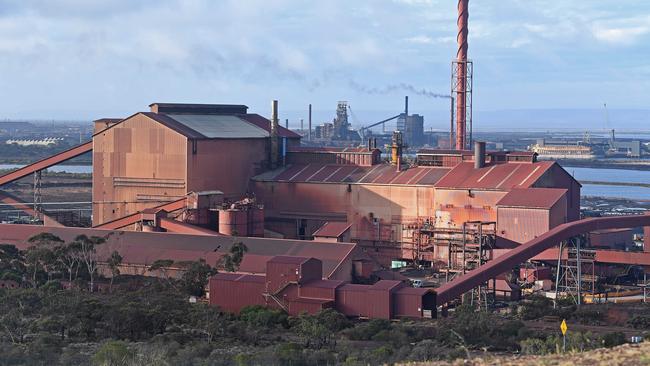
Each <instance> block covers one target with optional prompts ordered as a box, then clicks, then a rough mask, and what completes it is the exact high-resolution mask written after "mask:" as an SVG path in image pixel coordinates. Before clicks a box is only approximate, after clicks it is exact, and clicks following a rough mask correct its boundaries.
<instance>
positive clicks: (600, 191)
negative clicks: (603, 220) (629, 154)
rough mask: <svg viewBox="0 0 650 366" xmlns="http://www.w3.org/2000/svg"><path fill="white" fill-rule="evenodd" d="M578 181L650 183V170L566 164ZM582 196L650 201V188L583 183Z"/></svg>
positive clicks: (567, 169)
mask: <svg viewBox="0 0 650 366" xmlns="http://www.w3.org/2000/svg"><path fill="white" fill-rule="evenodd" d="M564 169H566V171H567V172H569V174H571V175H572V176H573V177H574V178H575V179H576V180H578V182H580V181H591V182H613V183H638V184H650V171H647V170H632V169H603V168H581V167H571V166H565V167H564ZM581 194H582V196H597V197H610V198H625V199H630V200H639V201H650V188H648V187H639V186H628V185H624V186H621V185H601V184H582V190H581Z"/></svg>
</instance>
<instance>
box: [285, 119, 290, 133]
mask: <svg viewBox="0 0 650 366" xmlns="http://www.w3.org/2000/svg"><path fill="white" fill-rule="evenodd" d="M284 128H286V129H287V130H288V129H289V118H287V119H285V120H284Z"/></svg>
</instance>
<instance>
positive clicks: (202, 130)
mask: <svg viewBox="0 0 650 366" xmlns="http://www.w3.org/2000/svg"><path fill="white" fill-rule="evenodd" d="M138 114H142V115H144V116H147V117H149V118H151V119H153V120H154V121H156V122H158V123H160V124H162V125H164V126H166V127H168V128H170V129H172V130H174V131H176V132H178V133H180V134H181V135H183V136H186V137H188V138H191V139H210V138H266V137H269V136H270V135H271V122H270V121H269V120H268V119H266V118H264V117H262V116H260V115H259V114H254V113H252V114H210V113H207V114H187V113H184V114H182V113H178V114H164V113H154V112H138V113H135V114H133V115H131V116H129V117H127V118H124V119H122V120H120V121H118V122H117V123H115V124H113V125H111V126H109V127H108V128H109V129H110V128H113V127H115V126H117V125H120V124H121V123H124V122H126V121H128V120H129V119H131V118H132V117H134V116H136V115H138ZM195 117H196V118H195ZM105 131H106V129H104V130H102V131H101V132H98V133H96V134H95V135H97V134H99V133H103V132H105ZM93 136H94V135H93ZM278 136H279V137H285V138H295V139H299V138H300V135H298V134H297V133H295V132H293V131H291V130H289V129H286V128H284V127H282V126H279V128H278Z"/></svg>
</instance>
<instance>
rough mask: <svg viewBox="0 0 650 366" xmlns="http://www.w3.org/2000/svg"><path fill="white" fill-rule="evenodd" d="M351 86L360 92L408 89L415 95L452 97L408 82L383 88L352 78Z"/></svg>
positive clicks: (382, 92) (374, 92) (385, 92)
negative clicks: (363, 83) (367, 84)
mask: <svg viewBox="0 0 650 366" xmlns="http://www.w3.org/2000/svg"><path fill="white" fill-rule="evenodd" d="M350 87H351V88H352V89H354V90H356V91H358V92H361V93H364V94H370V95H384V94H389V93H394V92H396V91H400V90H401V91H407V92H410V93H413V94H415V95H420V96H423V97H427V98H444V99H450V98H451V96H450V95H448V94H439V93H434V92H432V91H430V90H427V89H424V88H422V89H420V88H416V87H414V86H413V85H410V84H406V83H399V84H391V85H387V86H385V87H383V88H374V87H373V88H371V87H368V86H365V85H361V84H359V83H357V82H355V81H354V80H350Z"/></svg>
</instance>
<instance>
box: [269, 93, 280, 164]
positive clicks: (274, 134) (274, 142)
mask: <svg viewBox="0 0 650 366" xmlns="http://www.w3.org/2000/svg"><path fill="white" fill-rule="evenodd" d="M278 129H279V121H278V101H277V100H274V101H273V102H272V103H271V159H270V160H271V169H275V168H277V167H278Z"/></svg>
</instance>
